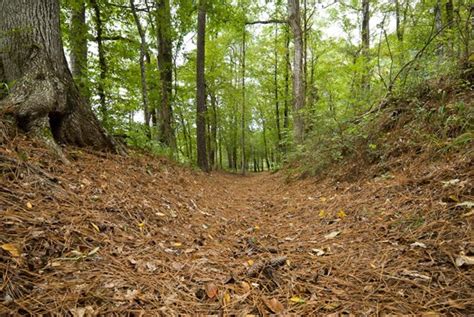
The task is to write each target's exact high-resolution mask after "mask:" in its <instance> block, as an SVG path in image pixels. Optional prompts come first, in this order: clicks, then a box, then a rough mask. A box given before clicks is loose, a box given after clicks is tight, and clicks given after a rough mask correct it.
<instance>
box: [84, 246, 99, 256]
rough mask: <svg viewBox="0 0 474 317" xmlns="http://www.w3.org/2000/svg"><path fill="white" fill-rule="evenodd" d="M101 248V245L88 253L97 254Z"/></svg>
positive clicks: (89, 254)
mask: <svg viewBox="0 0 474 317" xmlns="http://www.w3.org/2000/svg"><path fill="white" fill-rule="evenodd" d="M99 249H100V247H96V248H94V249H92V250H91V251H90V252H89V253H88V254H87V255H88V256H92V255H94V254H96V253H97V252H98V251H99Z"/></svg>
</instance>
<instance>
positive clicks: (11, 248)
mask: <svg viewBox="0 0 474 317" xmlns="http://www.w3.org/2000/svg"><path fill="white" fill-rule="evenodd" d="M0 248H2V249H3V250H5V251H7V252H8V253H10V255H11V256H13V257H19V256H20V250H19V249H18V247H17V246H16V245H14V244H12V243H5V244H2V245H1V246H0Z"/></svg>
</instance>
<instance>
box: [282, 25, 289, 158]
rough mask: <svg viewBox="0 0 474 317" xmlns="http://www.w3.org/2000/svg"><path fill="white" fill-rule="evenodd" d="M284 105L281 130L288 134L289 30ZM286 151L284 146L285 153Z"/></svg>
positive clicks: (287, 32) (287, 30) (286, 45)
mask: <svg viewBox="0 0 474 317" xmlns="http://www.w3.org/2000/svg"><path fill="white" fill-rule="evenodd" d="M285 42H286V43H285V49H286V50H285V103H284V108H283V128H284V129H285V133H288V128H289V126H290V119H289V106H288V101H289V100H290V30H289V27H287V28H286V41H285ZM286 150H287V148H286V145H285V151H286Z"/></svg>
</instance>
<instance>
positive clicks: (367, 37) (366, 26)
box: [361, 0, 370, 95]
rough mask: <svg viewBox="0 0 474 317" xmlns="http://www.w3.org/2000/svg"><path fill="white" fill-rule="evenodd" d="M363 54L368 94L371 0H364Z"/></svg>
mask: <svg viewBox="0 0 474 317" xmlns="http://www.w3.org/2000/svg"><path fill="white" fill-rule="evenodd" d="M361 37H362V56H363V58H364V70H363V74H362V89H363V90H364V91H365V93H364V95H366V94H367V92H368V90H369V89H370V75H369V73H370V70H369V65H368V63H369V49H370V5H369V0H362V31H361Z"/></svg>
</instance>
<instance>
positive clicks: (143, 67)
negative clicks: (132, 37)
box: [130, 0, 150, 136]
mask: <svg viewBox="0 0 474 317" xmlns="http://www.w3.org/2000/svg"><path fill="white" fill-rule="evenodd" d="M130 8H131V9H132V14H133V20H134V21H135V25H136V26H137V31H138V35H139V36H140V61H139V63H140V83H141V88H142V89H141V92H142V102H143V113H144V119H145V127H146V130H147V133H148V135H149V136H150V109H149V101H148V84H147V73H146V64H145V62H146V56H147V55H148V46H147V42H146V35H145V30H144V29H143V26H142V23H141V21H140V17H139V16H138V13H137V8H136V6H135V1H134V0H130Z"/></svg>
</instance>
